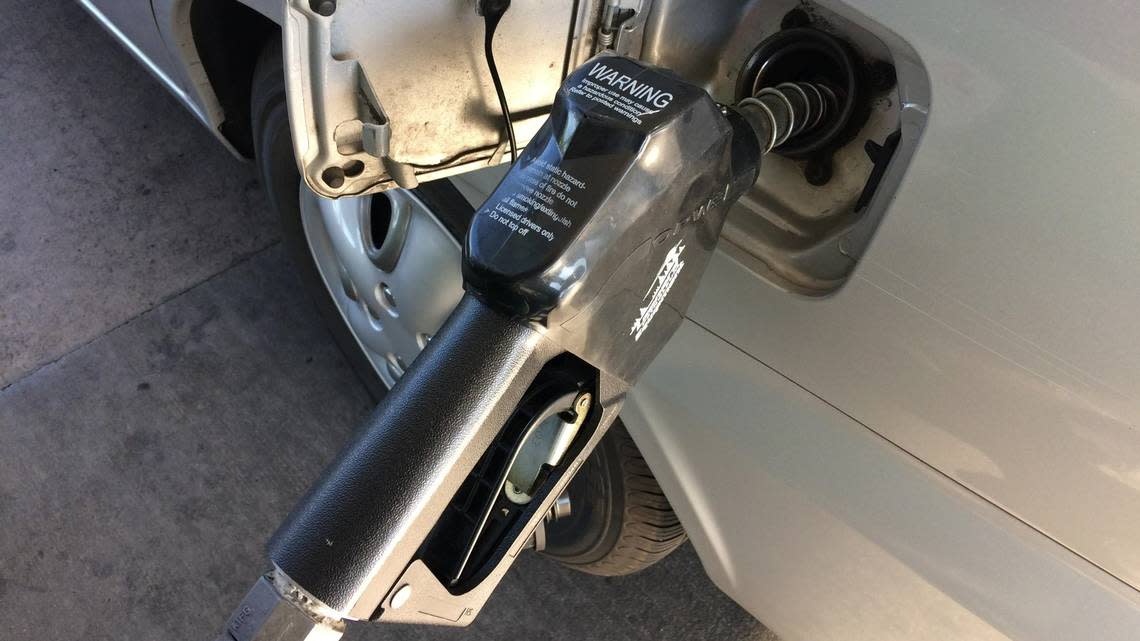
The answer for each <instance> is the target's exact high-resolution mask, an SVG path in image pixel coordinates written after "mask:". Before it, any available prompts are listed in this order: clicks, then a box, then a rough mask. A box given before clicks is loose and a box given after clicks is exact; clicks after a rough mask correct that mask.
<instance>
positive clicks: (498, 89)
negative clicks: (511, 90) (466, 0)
mask: <svg viewBox="0 0 1140 641" xmlns="http://www.w3.org/2000/svg"><path fill="white" fill-rule="evenodd" d="M505 12H506V8H504V9H503V10H502V11H501V12H495V13H488V14H486V15H484V16H483V20H484V23H485V25H486V27H487V29H486V32H485V34H484V37H483V55H484V56H486V58H487V67H488V68H489V69H490V70H491V81H492V82H494V83H495V93H496V94H498V96H499V108H500V109H502V111H503V124H504V125H505V126H506V128H507V140H509V141H510V143H511V162H514V161H515V160H517V159H518V155H519V149H518V145H517V144H516V143H515V126H514V124H513V123H512V122H511V110H510V108H509V107H507V94H506V92H504V91H503V81H502V79H500V78H499V69H498V68H497V67H496V66H495V52H494V51H493V47H492V46H491V43H492V42H493V41H494V39H495V29H496V28H497V27H498V26H499V19H500V18H502V17H503V13H505Z"/></svg>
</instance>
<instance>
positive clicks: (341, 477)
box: [222, 56, 802, 641]
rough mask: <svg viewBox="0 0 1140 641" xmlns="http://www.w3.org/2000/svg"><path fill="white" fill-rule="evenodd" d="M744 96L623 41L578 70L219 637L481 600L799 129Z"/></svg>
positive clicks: (264, 634) (334, 628)
mask: <svg viewBox="0 0 1140 641" xmlns="http://www.w3.org/2000/svg"><path fill="white" fill-rule="evenodd" d="M750 100H751V104H744V105H742V106H741V108H740V110H736V109H732V108H727V107H721V106H719V105H717V104H716V103H715V102H714V101H713V100H712V99H711V98H710V97H709V95H708V94H707V93H706V92H705V91H704V90H702V89H701V88H699V87H696V86H694V85H691V84H689V83H687V82H685V81H683V80H681V79H679V78H677V77H675V76H674V75H672V74H671V73H669V72H668V71H665V70H661V69H656V68H652V67H649V66H646V65H644V64H642V63H640V62H637V61H634V60H631V59H627V58H623V57H618V56H605V57H599V58H595V59H593V60H591V61H589V62H587V63H586V65H584V66H583V67H581V68H579V69H577V70H576V71H574V72H573V73H572V74H570V76H569V77H568V78H567V79H566V81H565V83H564V84H563V86H562V87H561V89H560V90H559V92H558V95H557V97H556V99H555V101H554V104H553V107H552V110H551V114H550V118H549V120H548V121H547V122H546V124H545V125H543V127H542V129H541V130H540V131H539V132H538V134H537V135H536V136H535V137H534V138H533V140H532V141H531V142H530V144H529V145H527V147H526V149H525V150H524V151H523V152H522V154H521V156H520V158H519V159H518V161H517V162H516V163H515V165H514V166H513V167H512V168H511V170H510V172H509V173H508V174H507V175H506V177H505V178H504V179H503V180H502V182H501V183H500V184H499V186H498V187H497V188H496V189H495V191H494V193H493V194H492V195H491V196H490V198H488V200H487V201H486V203H484V204H483V206H482V207H481V208H480V209H479V210H478V212H476V214H475V217H474V219H473V221H472V224H471V227H470V230H469V232H468V235H467V239H466V243H465V247H464V261H463V275H464V283H465V289H466V294H465V296H464V297H463V299H462V301H461V302H460V303H459V305H458V307H457V308H456V309H455V311H454V312H453V313H452V315H451V317H450V318H449V320H448V321H447V323H446V324H445V325H444V327H443V328H442V329H441V330H440V332H439V333H438V334H437V335H436V336H435V338H434V339H433V340H432V341H431V343H430V344H429V345H428V346H427V348H426V349H425V350H424V351H423V353H422V354H421V355H420V356H419V358H417V359H416V361H415V363H413V365H412V366H411V367H410V368H409V370H408V371H407V373H406V374H405V375H404V377H403V378H402V379H401V380H400V381H399V383H397V384H396V386H395V387H393V388H392V390H391V392H389V394H388V395H387V396H386V397H385V398H384V399H383V400H382V401H381V402H380V404H379V405H378V406H377V408H376V409H375V411H374V412H373V413H372V415H371V416H370V417H369V418H368V420H367V421H366V422H365V424H364V425H363V426H362V427H361V428H360V430H359V431H358V432H357V434H356V436H355V437H354V439H353V440H352V442H350V443H349V444H348V445H347V446H346V447H345V448H344V450H343V451H342V452H341V453H340V455H339V456H338V457H337V459H336V460H335V461H333V463H332V464H331V465H330V466H329V467H328V468H327V469H326V470H325V472H324V474H323V475H322V477H321V478H320V480H318V481H317V482H316V483H315V484H314V485H313V486H312V488H311V489H310V491H309V493H308V494H307V496H305V498H304V499H302V500H301V502H300V503H299V504H298V505H297V506H296V508H295V509H294V511H293V513H292V514H291V515H290V516H289V517H288V519H287V520H286V521H285V523H284V524H282V525H281V527H280V529H279V530H278V531H277V533H276V534H275V535H274V536H273V538H272V540H271V542H270V544H269V556H270V559H271V560H272V562H273V570H272V572H271V573H270V574H268V575H267V576H266V577H264V578H262V579H261V580H260V581H259V582H258V583H257V585H255V587H254V588H253V589H252V590H251V591H250V593H249V595H247V597H246V599H245V601H244V602H243V603H242V605H241V606H239V608H238V609H237V610H236V611H235V613H234V615H233V617H232V618H231V619H230V622H229V624H228V625H227V627H226V631H225V632H224V633H223V636H222V638H223V639H232V640H234V641H247V640H252V639H275V640H282V641H284V640H286V639H314V640H315V639H335V638H337V637H338V636H339V635H340V633H341V632H342V631H343V625H344V623H343V621H344V620H368V621H380V622H384V621H397V622H419V623H434V624H449V625H466V624H468V623H470V622H471V621H472V620H473V619H474V617H475V616H476V615H477V614H478V612H479V610H480V608H481V607H482V606H483V604H484V603H485V601H486V600H487V598H488V596H489V595H490V593H491V592H492V590H493V589H494V588H495V586H496V585H497V584H498V582H499V580H500V579H501V578H502V576H503V574H504V573H505V572H506V570H507V569H508V567H509V566H510V564H511V563H512V561H513V560H514V558H515V557H516V556H517V555H518V554H519V552H520V551H522V550H523V549H524V547H525V546H526V543H527V541H528V539H529V538H530V536H531V534H532V533H533V532H534V531H535V530H536V528H539V527H541V524H542V521H543V517H544V516H545V515H546V514H547V512H548V510H549V509H550V508H551V506H552V504H553V503H554V501H555V499H556V497H558V496H559V494H560V493H561V492H562V490H563V489H564V488H565V486H566V485H567V483H568V482H569V481H570V479H571V477H572V476H573V474H574V472H575V471H577V470H578V468H579V466H581V465H582V463H583V462H584V461H585V460H586V457H587V456H589V454H590V452H591V451H592V450H593V449H594V446H595V445H596V444H597V443H598V440H599V439H600V438H601V437H602V435H603V434H604V433H605V431H606V429H607V428H608V427H609V426H610V424H611V423H612V422H613V421H614V419H615V418H616V417H617V414H618V410H619V409H620V408H621V404H622V401H623V399H624V398H625V395H626V393H627V391H628V390H629V389H630V387H631V386H632V385H633V384H634V383H635V382H636V381H637V379H638V377H639V376H640V375H641V373H642V372H643V371H644V370H645V368H646V367H647V366H648V365H649V363H650V361H652V360H653V358H654V357H655V356H656V355H657V353H658V352H659V351H660V350H661V348H662V347H663V346H664V345H665V343H666V341H668V340H669V338H670V337H671V336H672V335H673V333H674V331H675V330H676V329H677V327H678V326H679V325H680V323H681V321H682V319H683V317H684V314H685V311H686V309H687V307H688V305H689V303H690V301H691V299H692V297H693V293H694V291H695V289H696V287H697V284H698V282H699V280H700V277H701V275H702V273H703V272H704V270H705V267H706V265H707V263H708V261H709V258H710V256H711V255H712V252H713V249H714V248H715V247H716V243H717V238H718V236H719V235H720V231H721V227H722V225H723V223H724V219H725V214H726V213H727V211H728V208H729V206H730V205H731V204H732V203H733V202H734V201H735V200H736V199H737V198H738V197H739V196H740V195H741V194H742V193H744V191H745V190H746V189H748V188H749V187H750V186H751V185H752V184H753V183H754V182H755V180H756V177H757V174H758V171H759V161H760V157H761V155H762V153H764V152H765V151H767V150H769V149H771V148H772V147H773V145H774V143H776V141H779V140H781V139H782V138H786V137H787V135H788V130H787V128H789V127H792V126H793V123H794V120H795V119H794V114H793V113H792V111H793V110H794V107H795V105H794V104H793V103H792V102H790V101H788V100H786V99H785V100H769V102H768V103H767V104H766V103H765V102H763V101H761V100H756V99H750ZM746 102H749V101H746ZM785 105H786V106H787V108H788V113H787V114H782V113H781V112H780V110H781V109H783V108H784V106H785ZM801 115H802V114H801ZM785 116H786V117H785ZM535 443H545V444H546V445H544V446H543V451H542V452H541V453H540V454H541V456H539V457H538V459H535V455H534V451H533V450H534V446H535ZM547 446H549V447H547ZM528 448H530V449H529V450H528ZM524 460H532V464H531V465H530V468H529V469H530V472H528V473H527V474H524V475H523V476H522V477H520V476H519V472H518V470H519V469H521V468H520V465H522V462H523V461H524ZM535 460H537V462H534V461H535ZM523 467H525V466H523Z"/></svg>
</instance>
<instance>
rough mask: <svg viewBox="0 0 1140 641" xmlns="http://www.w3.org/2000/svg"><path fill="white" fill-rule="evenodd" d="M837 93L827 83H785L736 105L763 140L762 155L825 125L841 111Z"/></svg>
mask: <svg viewBox="0 0 1140 641" xmlns="http://www.w3.org/2000/svg"><path fill="white" fill-rule="evenodd" d="M838 109H839V101H838V99H837V98H836V95H835V92H834V91H832V90H831V88H830V87H828V86H827V85H825V84H823V83H816V82H784V83H781V84H778V85H775V86H773V87H764V88H762V89H760V90H759V91H757V92H756V94H755V95H753V96H751V97H749V98H745V99H744V100H741V101H740V102H738V103H737V104H736V110H737V111H738V112H739V113H740V115H741V116H743V117H744V119H745V120H746V121H748V124H749V125H750V126H751V127H752V129H753V131H754V132H755V133H756V137H757V138H758V139H759V141H760V148H761V151H762V153H769V152H771V151H773V150H777V149H778V148H779V147H780V146H781V145H783V144H784V143H786V142H787V141H788V140H791V139H793V138H795V137H797V136H801V135H804V134H807V133H810V132H812V131H814V130H816V129H818V128H819V127H821V126H823V125H824V124H826V123H827V122H829V120H830V119H831V118H832V117H834V115H835V114H836V113H837V112H838Z"/></svg>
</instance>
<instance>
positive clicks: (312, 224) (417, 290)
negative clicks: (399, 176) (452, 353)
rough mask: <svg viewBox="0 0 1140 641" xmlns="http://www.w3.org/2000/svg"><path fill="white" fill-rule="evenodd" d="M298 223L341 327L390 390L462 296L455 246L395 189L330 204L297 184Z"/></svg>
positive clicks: (424, 209)
mask: <svg viewBox="0 0 1140 641" xmlns="http://www.w3.org/2000/svg"><path fill="white" fill-rule="evenodd" d="M301 223H302V227H303V229H304V231H305V238H306V240H307V242H308V245H309V251H310V252H311V253H312V256H313V262H314V263H315V264H316V266H317V271H318V272H319V273H320V275H321V280H322V281H324V284H325V288H326V289H327V290H328V293H329V296H330V298H332V300H333V302H334V303H335V305H336V308H337V310H338V311H339V312H340V315H341V318H342V319H343V320H344V323H345V326H346V327H347V328H348V330H349V332H350V333H351V334H352V336H353V338H354V339H355V340H356V342H357V344H358V345H359V346H360V349H361V351H362V352H363V353H364V355H365V357H367V359H368V361H369V362H370V363H371V365H372V368H373V369H374V370H375V372H376V375H377V376H378V377H379V378H380V380H381V381H383V383H384V385H385V386H386V387H391V386H392V385H394V384H395V382H396V381H397V380H398V379H399V378H400V377H401V376H402V375H403V373H404V371H405V370H406V369H407V367H408V365H409V364H411V362H412V361H413V360H414V359H415V357H416V355H418V354H419V352H420V351H421V350H422V349H423V348H424V346H425V345H427V342H428V341H429V340H431V337H432V336H433V335H434V334H435V333H436V332H437V331H438V330H439V327H440V326H441V325H442V324H443V322H444V321H445V320H446V319H447V316H448V314H450V313H451V310H452V309H453V308H454V307H455V305H456V303H458V302H459V299H460V297H462V295H463V281H462V276H461V272H460V255H461V249H460V246H459V243H458V242H457V241H456V240H455V239H454V238H452V237H451V235H450V234H449V233H448V232H447V230H446V228H444V226H443V225H442V224H441V223H440V222H439V221H438V220H437V219H436V217H435V215H434V214H433V213H432V212H431V210H430V208H429V207H428V206H427V205H426V204H425V203H424V202H423V200H421V199H420V198H419V197H418V196H417V195H416V194H415V193H413V192H411V191H407V190H402V189H396V190H391V191H387V192H384V193H381V194H375V195H371V196H355V197H345V198H339V199H337V200H330V199H327V198H321V197H319V196H317V195H316V194H314V193H313V192H312V191H311V190H309V189H308V188H307V187H306V186H305V185H303V184H302V186H301Z"/></svg>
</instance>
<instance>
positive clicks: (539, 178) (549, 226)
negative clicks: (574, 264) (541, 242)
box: [484, 158, 586, 242]
mask: <svg viewBox="0 0 1140 641" xmlns="http://www.w3.org/2000/svg"><path fill="white" fill-rule="evenodd" d="M514 186H515V189H513V190H509V191H505V193H503V194H501V195H500V197H499V198H498V199H497V200H494V201H493V202H490V201H489V202H488V203H487V204H486V205H484V211H485V212H486V214H487V216H488V217H489V218H490V219H491V220H494V221H498V222H499V223H500V224H502V225H503V226H505V227H507V228H508V229H509V230H510V231H511V232H512V233H514V234H517V235H519V236H527V235H530V234H534V235H535V236H540V237H542V238H545V239H546V241H547V242H552V241H553V240H554V239H555V238H557V237H558V234H559V233H560V232H561V230H564V229H569V228H570V225H571V224H572V221H571V219H570V217H569V216H567V215H564V214H562V213H559V210H562V211H565V209H564V208H569V209H571V210H573V209H577V207H578V204H579V202H580V201H581V192H582V191H584V190H585V189H586V182H585V181H584V180H581V179H579V178H577V177H576V176H574V175H573V174H571V173H570V172H568V171H566V170H565V169H563V168H562V167H558V166H557V165H553V164H551V163H549V162H547V161H546V160H544V159H542V158H538V159H536V160H535V161H534V162H532V163H530V164H529V165H527V167H526V168H525V169H523V170H522V171H521V172H519V174H518V175H517V176H516V182H515V184H514ZM567 213H572V212H567Z"/></svg>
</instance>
